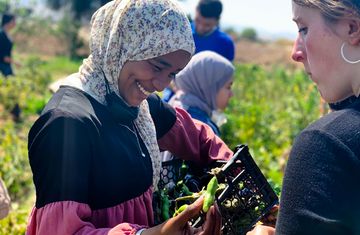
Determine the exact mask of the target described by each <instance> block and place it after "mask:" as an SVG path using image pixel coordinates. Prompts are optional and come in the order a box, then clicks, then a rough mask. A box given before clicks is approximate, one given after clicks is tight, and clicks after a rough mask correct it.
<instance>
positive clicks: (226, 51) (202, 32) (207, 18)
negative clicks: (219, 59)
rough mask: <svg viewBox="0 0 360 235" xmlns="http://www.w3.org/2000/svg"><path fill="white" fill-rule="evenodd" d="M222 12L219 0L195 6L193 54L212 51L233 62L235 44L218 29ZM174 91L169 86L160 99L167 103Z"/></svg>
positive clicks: (201, 0)
mask: <svg viewBox="0 0 360 235" xmlns="http://www.w3.org/2000/svg"><path fill="white" fill-rule="evenodd" d="M222 10H223V5H222V3H221V1H219V0H200V1H199V3H198V4H197V7H196V11H195V18H194V21H193V22H192V23H191V29H192V33H193V38H194V41H195V54H196V53H199V52H201V51H213V52H216V53H218V54H220V55H222V56H223V57H225V58H226V59H228V60H229V61H233V60H234V57H235V44H234V42H233V40H232V38H231V37H230V36H229V35H228V34H226V33H225V32H223V31H221V30H220V27H219V22H220V16H221V13H222ZM176 89H177V88H176V85H175V84H171V85H170V86H169V87H167V88H166V89H165V90H164V92H163V96H162V99H163V100H164V101H166V102H168V101H169V100H170V99H171V97H172V96H173V95H174V94H175V92H176Z"/></svg>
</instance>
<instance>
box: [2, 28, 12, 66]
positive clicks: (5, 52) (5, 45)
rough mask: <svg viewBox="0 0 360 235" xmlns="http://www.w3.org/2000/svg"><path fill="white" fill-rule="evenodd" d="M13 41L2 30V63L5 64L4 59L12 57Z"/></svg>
mask: <svg viewBox="0 0 360 235" xmlns="http://www.w3.org/2000/svg"><path fill="white" fill-rule="evenodd" d="M12 47H13V43H12V41H11V40H10V39H9V37H8V36H7V35H6V33H5V31H3V30H0V63H5V62H4V57H6V56H8V57H11V49H12Z"/></svg>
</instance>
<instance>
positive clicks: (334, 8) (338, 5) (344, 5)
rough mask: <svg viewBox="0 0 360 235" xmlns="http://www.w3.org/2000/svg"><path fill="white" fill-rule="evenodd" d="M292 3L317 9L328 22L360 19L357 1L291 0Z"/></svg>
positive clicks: (359, 7)
mask: <svg viewBox="0 0 360 235" xmlns="http://www.w3.org/2000/svg"><path fill="white" fill-rule="evenodd" d="M293 2H294V3H296V4H298V5H300V6H305V7H311V8H316V9H319V10H320V11H321V13H322V15H323V17H324V19H325V20H327V21H328V22H337V21H338V20H340V19H349V18H354V17H355V18H360V1H359V0H293Z"/></svg>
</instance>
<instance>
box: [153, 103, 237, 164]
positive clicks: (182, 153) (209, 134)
mask: <svg viewBox="0 0 360 235" xmlns="http://www.w3.org/2000/svg"><path fill="white" fill-rule="evenodd" d="M175 109H176V121H175V124H174V125H173V127H172V128H171V129H170V131H169V132H168V133H166V134H165V135H164V136H163V137H162V138H161V139H159V140H158V143H159V147H160V149H161V150H168V151H170V152H171V153H173V154H174V155H175V156H177V157H180V158H182V159H184V160H191V161H196V162H200V163H202V164H208V163H209V162H211V161H213V160H219V159H222V160H227V159H229V158H231V156H232V155H233V152H232V151H231V150H230V149H229V147H228V146H227V145H226V144H225V143H224V142H223V141H222V140H221V139H220V138H219V137H218V136H216V135H215V133H214V132H213V131H212V129H211V128H210V127H209V126H208V125H206V124H204V123H202V122H200V121H198V120H195V119H192V118H191V116H190V115H189V114H188V113H187V112H186V111H185V110H183V109H179V108H175Z"/></svg>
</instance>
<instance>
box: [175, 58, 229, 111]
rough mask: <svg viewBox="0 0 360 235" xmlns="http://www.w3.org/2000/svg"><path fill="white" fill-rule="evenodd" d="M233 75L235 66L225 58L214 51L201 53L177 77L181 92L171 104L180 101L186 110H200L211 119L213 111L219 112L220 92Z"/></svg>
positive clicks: (177, 84) (176, 82)
mask: <svg viewBox="0 0 360 235" xmlns="http://www.w3.org/2000/svg"><path fill="white" fill-rule="evenodd" d="M233 74H234V66H233V65H232V63H231V62H230V61H229V60H227V59H226V58H224V57H223V56H221V55H219V54H217V53H215V52H212V51H203V52H199V53H197V54H195V55H194V56H193V57H192V59H191V60H190V62H189V63H188V64H187V66H186V67H185V68H184V69H183V70H182V71H181V72H179V74H177V75H176V78H175V85H176V87H177V88H178V89H179V91H178V92H176V95H175V97H174V98H173V100H171V102H174V103H176V102H177V101H179V102H180V103H181V104H182V105H183V107H184V108H186V106H187V107H196V108H199V109H201V110H203V111H205V112H206V113H207V114H208V115H209V117H211V113H212V111H214V110H217V106H216V95H217V93H218V91H219V90H220V89H221V88H222V87H223V86H224V85H225V83H226V82H227V81H229V80H230V79H231V78H232V75H233ZM175 105H176V104H175Z"/></svg>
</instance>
